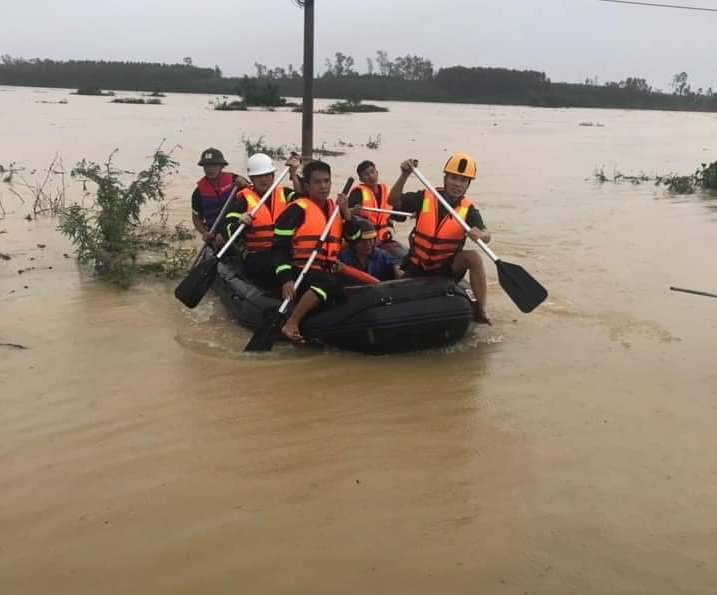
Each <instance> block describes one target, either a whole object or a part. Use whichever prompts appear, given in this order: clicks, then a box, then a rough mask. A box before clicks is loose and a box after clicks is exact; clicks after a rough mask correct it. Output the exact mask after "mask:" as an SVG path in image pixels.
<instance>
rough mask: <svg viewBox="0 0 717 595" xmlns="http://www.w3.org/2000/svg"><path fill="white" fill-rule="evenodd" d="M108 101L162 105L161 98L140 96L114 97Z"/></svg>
mask: <svg viewBox="0 0 717 595" xmlns="http://www.w3.org/2000/svg"><path fill="white" fill-rule="evenodd" d="M110 103H128V104H130V105H162V100H161V99H155V98H151V99H144V98H142V97H115V98H114V99H113V100H112V101H110Z"/></svg>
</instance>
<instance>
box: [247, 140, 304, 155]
mask: <svg viewBox="0 0 717 595" xmlns="http://www.w3.org/2000/svg"><path fill="white" fill-rule="evenodd" d="M241 142H242V143H243V144H244V150H245V151H246V154H247V155H254V153H265V154H266V155H268V156H269V157H271V158H272V159H286V158H287V157H288V156H289V153H291V152H292V151H296V148H295V147H294V148H292V147H289V146H288V145H278V146H276V147H272V146H271V145H267V144H266V143H265V142H264V137H263V136H260V137H259V138H258V139H256V140H253V139H252V137H250V136H242V137H241Z"/></svg>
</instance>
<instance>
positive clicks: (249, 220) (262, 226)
mask: <svg viewBox="0 0 717 595" xmlns="http://www.w3.org/2000/svg"><path fill="white" fill-rule="evenodd" d="M286 165H287V166H288V167H289V171H290V173H291V178H292V180H293V182H294V188H293V189H292V188H288V187H285V186H277V187H276V188H275V189H274V192H273V193H272V195H271V196H270V197H269V199H268V200H267V201H266V202H265V203H264V204H263V205H262V206H261V207H260V208H259V210H258V211H257V212H256V214H255V215H254V216H253V217H252V216H251V215H250V212H251V211H252V210H253V209H254V207H255V206H256V205H257V204H259V202H260V201H261V197H262V196H263V195H264V193H265V192H266V191H267V190H268V189H269V188H270V187H271V185H272V184H273V183H274V176H275V172H276V168H275V167H274V164H273V163H272V161H271V157H269V156H268V155H265V154H264V153H256V154H254V155H252V156H251V157H249V159H248V161H247V170H248V171H247V175H248V176H249V179H250V180H251V185H250V186H247V187H246V188H243V189H242V190H241V191H240V192H237V194H236V198H235V200H234V202H233V203H232V206H231V207H230V209H229V212H228V213H227V215H226V225H225V229H224V233H225V234H226V235H227V237H229V236H230V235H232V233H234V231H235V230H236V229H237V228H238V227H239V226H240V225H241V224H242V223H245V224H246V225H247V228H246V232H245V233H244V236H243V240H244V241H243V244H242V246H241V259H242V262H243V265H244V274H245V275H246V276H247V277H249V278H251V279H255V280H257V281H264V282H271V281H273V280H274V265H273V261H272V257H271V245H272V241H273V239H274V222H275V221H276V219H277V218H278V217H279V215H281V213H282V212H283V211H284V209H285V208H286V206H287V205H288V204H289V203H290V202H291V201H292V200H294V199H295V198H297V197H298V196H300V194H301V180H300V179H299V177H298V175H297V173H296V172H297V169H298V168H299V165H301V160H300V159H299V156H298V155H296V154H295V153H292V154H291V156H290V157H289V159H288V160H287V162H286Z"/></svg>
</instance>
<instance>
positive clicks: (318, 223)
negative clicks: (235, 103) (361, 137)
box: [272, 161, 360, 342]
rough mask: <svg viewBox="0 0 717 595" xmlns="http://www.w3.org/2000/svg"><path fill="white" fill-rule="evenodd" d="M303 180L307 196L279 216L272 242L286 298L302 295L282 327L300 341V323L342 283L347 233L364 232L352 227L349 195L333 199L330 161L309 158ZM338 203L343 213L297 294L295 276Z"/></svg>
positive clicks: (350, 235) (326, 300) (340, 195)
mask: <svg viewBox="0 0 717 595" xmlns="http://www.w3.org/2000/svg"><path fill="white" fill-rule="evenodd" d="M303 178H304V188H305V196H304V197H302V198H297V199H295V200H294V201H293V202H292V203H291V204H290V205H289V206H288V207H286V209H285V210H284V212H283V213H282V214H281V215H280V216H279V218H278V219H277V221H276V223H275V225H274V242H273V246H272V254H273V257H274V265H275V270H274V272H275V274H276V276H277V278H278V279H279V284H280V285H281V295H282V298H283V299H291V300H296V298H297V297H299V301H298V303H297V304H296V307H295V308H294V310H293V312H292V313H291V315H290V316H289V319H288V320H287V321H286V324H285V325H284V327H283V328H282V330H281V332H282V333H283V334H284V335H285V336H286V337H287V338H288V339H290V340H291V341H297V342H301V341H303V337H302V336H301V333H300V332H299V325H300V324H301V321H302V319H303V318H304V316H306V314H308V313H309V312H310V311H311V310H313V309H314V308H316V307H317V306H319V305H320V304H322V303H326V302H328V301H329V300H330V299H331V298H332V297H333V296H334V295H335V293H336V291H337V290H338V288H339V286H340V283H339V280H338V279H337V278H336V277H335V274H336V273H337V272H338V271H339V270H340V263H339V261H338V254H339V251H340V250H341V238H342V235H343V234H346V235H347V237H349V238H351V239H353V238H354V237H355V236H356V234H357V233H360V232H358V231H357V230H356V229H355V224H354V225H352V221H351V219H352V215H351V212H350V211H349V208H348V198H347V196H346V195H345V194H339V195H338V197H337V199H336V201H334V200H332V199H330V198H329V195H330V193H331V167H330V166H329V164H328V163H325V162H323V161H310V162H309V163H307V164H306V165H304V168H303ZM336 205H338V206H339V207H340V209H341V213H340V215H339V216H338V217H336V219H334V222H333V225H332V227H331V229H330V230H329V234H328V236H327V237H326V240H325V241H324V242H323V244H322V245H321V248H320V250H319V253H318V255H317V257H316V260H315V261H314V264H313V265H312V267H311V268H310V269H309V271H308V272H307V274H306V276H305V277H304V280H303V281H302V284H301V285H300V286H299V290H298V294H297V292H296V291H295V290H294V280H295V279H296V277H297V276H298V274H299V272H300V271H301V267H303V266H304V265H305V264H306V262H307V261H308V259H309V257H310V256H311V253H312V252H313V251H314V249H315V248H316V243H317V240H318V239H319V237H320V236H321V232H322V231H323V230H324V227H326V224H327V223H328V219H329V217H330V216H331V213H332V212H333V211H334V208H335V206H336ZM344 221H345V222H346V225H344Z"/></svg>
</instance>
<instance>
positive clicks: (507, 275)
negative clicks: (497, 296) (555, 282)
mask: <svg viewBox="0 0 717 595" xmlns="http://www.w3.org/2000/svg"><path fill="white" fill-rule="evenodd" d="M495 264H496V267H497V268H498V281H499V282H500V286H501V287H502V288H503V289H504V290H505V292H506V293H507V294H508V295H509V296H510V299H512V300H513V302H514V303H515V305H516V306H518V308H519V309H520V311H521V312H525V313H526V314H527V313H528V312H532V311H533V310H535V308H537V307H538V306H539V305H540V304H542V303H543V302H544V301H545V299H546V298H547V297H548V291H547V289H545V287H543V286H542V285H541V284H540V283H538V281H536V280H535V279H534V278H533V277H532V276H531V275H530V273H528V271H526V270H525V269H524V268H523V267H521V266H518V265H517V264H512V263H510V262H503V261H502V260H497V261H496V263H495Z"/></svg>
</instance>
